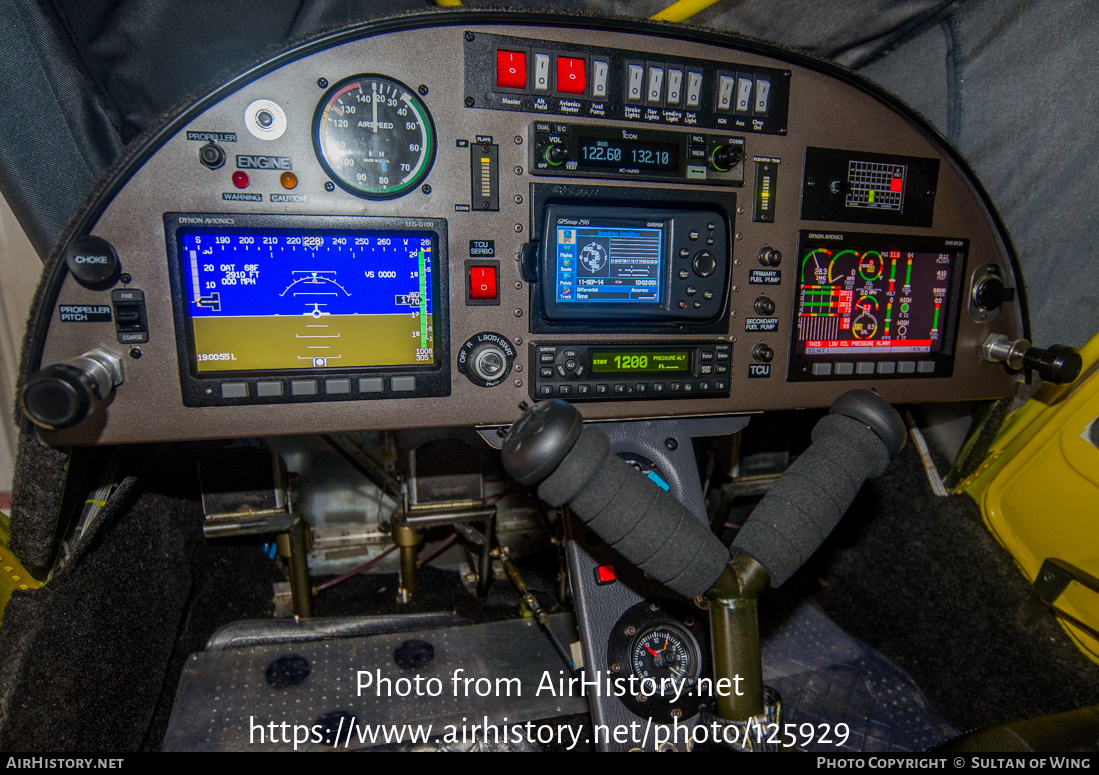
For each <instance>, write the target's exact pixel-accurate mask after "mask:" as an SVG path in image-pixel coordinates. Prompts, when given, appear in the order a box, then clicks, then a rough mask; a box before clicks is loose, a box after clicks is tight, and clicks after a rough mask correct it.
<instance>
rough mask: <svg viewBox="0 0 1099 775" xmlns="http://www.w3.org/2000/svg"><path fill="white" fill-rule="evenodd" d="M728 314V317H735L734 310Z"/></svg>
mask: <svg viewBox="0 0 1099 775" xmlns="http://www.w3.org/2000/svg"><path fill="white" fill-rule="evenodd" d="M729 314H730V316H731V317H734V318H735V317H736V310H735V309H734V310H733V311H732V312H731V313H729Z"/></svg>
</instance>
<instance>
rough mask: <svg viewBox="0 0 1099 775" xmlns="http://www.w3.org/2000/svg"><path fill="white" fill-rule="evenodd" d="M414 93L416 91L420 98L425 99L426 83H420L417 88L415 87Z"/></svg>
mask: <svg viewBox="0 0 1099 775" xmlns="http://www.w3.org/2000/svg"><path fill="white" fill-rule="evenodd" d="M416 91H418V92H419V93H420V96H421V97H426V96H427V84H426V83H421V84H420V85H419V86H417V87H416Z"/></svg>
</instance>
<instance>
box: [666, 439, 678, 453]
mask: <svg viewBox="0 0 1099 775" xmlns="http://www.w3.org/2000/svg"><path fill="white" fill-rule="evenodd" d="M664 446H665V447H666V448H667V449H669V450H671V451H672V452H675V451H676V450H677V449H679V442H678V441H676V440H675V439H673V438H672V437H671V436H669V437H668V438H666V439H664Z"/></svg>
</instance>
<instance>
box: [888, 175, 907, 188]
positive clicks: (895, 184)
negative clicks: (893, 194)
mask: <svg viewBox="0 0 1099 775" xmlns="http://www.w3.org/2000/svg"><path fill="white" fill-rule="evenodd" d="M903 185H904V181H903V180H901V179H900V178H893V180H891V181H890V182H889V190H890V191H900V190H901V186H903Z"/></svg>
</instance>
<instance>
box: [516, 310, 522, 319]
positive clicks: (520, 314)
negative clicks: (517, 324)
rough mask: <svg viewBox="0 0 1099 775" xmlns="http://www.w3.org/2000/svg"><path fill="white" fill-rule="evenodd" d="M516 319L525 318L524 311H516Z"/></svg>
mask: <svg viewBox="0 0 1099 775" xmlns="http://www.w3.org/2000/svg"><path fill="white" fill-rule="evenodd" d="M515 317H517V318H521V317H523V310H521V309H517V310H515Z"/></svg>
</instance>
